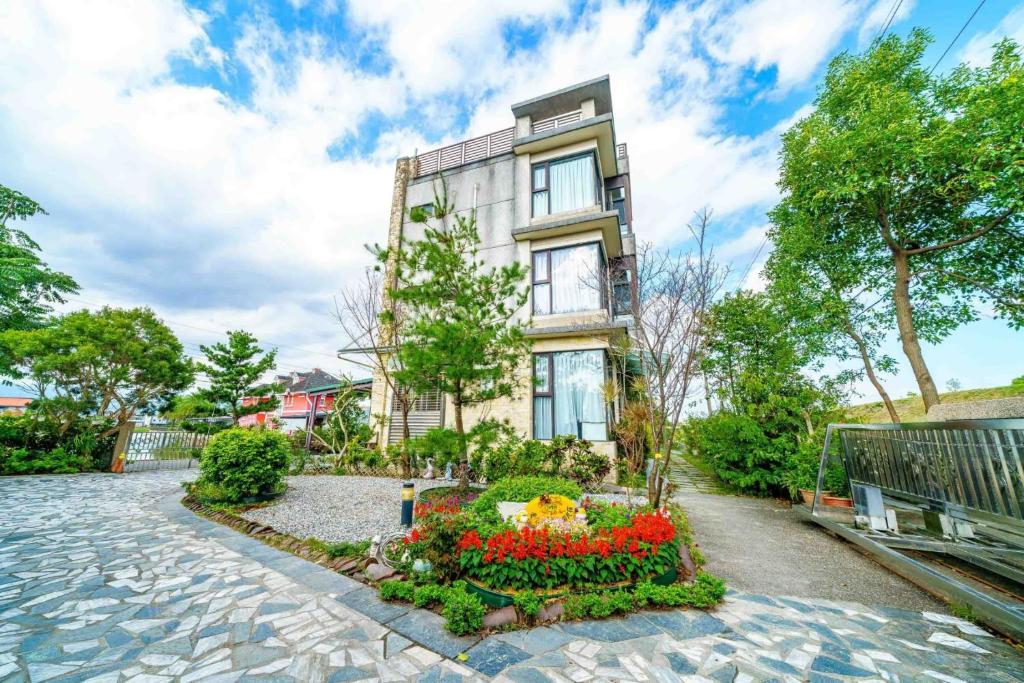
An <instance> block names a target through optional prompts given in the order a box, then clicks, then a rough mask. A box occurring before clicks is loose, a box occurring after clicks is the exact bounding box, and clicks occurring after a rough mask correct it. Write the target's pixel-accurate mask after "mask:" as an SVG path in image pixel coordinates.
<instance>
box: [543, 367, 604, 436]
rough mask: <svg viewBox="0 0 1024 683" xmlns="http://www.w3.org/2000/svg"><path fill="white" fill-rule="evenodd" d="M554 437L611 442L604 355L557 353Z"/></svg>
mask: <svg viewBox="0 0 1024 683" xmlns="http://www.w3.org/2000/svg"><path fill="white" fill-rule="evenodd" d="M554 366H555V368H554V370H555V381H554V391H555V434H574V435H576V436H578V437H581V438H584V439H591V440H594V441H606V440H607V439H608V428H607V416H606V412H605V400H604V352H602V351H570V352H567V353H556V354H554Z"/></svg>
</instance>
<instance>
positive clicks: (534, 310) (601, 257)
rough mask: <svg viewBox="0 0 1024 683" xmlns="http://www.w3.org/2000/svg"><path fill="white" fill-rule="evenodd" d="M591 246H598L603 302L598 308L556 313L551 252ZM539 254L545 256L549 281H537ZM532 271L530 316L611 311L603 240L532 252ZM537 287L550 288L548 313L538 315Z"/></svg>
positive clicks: (599, 286)
mask: <svg viewBox="0 0 1024 683" xmlns="http://www.w3.org/2000/svg"><path fill="white" fill-rule="evenodd" d="M591 244H596V245H597V266H598V274H597V277H598V279H599V280H600V282H599V283H598V290H599V292H600V295H601V302H600V305H599V307H598V308H587V309H584V310H582V311H568V312H563V313H555V289H554V287H553V286H552V282H553V281H554V275H555V274H554V270H553V269H552V267H551V252H553V251H564V250H566V249H576V248H578V247H586V246H588V245H591ZM537 254H544V259H545V260H546V261H547V271H548V276H547V279H537V269H536V268H534V263H535V262H536V258H537ZM530 270H531V278H532V279H531V282H530V297H531V302H530V314H531V315H533V316H544V315H572V314H573V313H585V312H586V311H609V312H610V308H609V304H610V299H609V294H608V263H607V256H606V255H605V251H604V243H603V242H602V241H601V240H590V241H588V242H579V243H577V244H565V245H562V246H559V247H549V248H547V249H537V250H536V251H531V252H530ZM536 285H547V286H548V312H547V313H537V289H536Z"/></svg>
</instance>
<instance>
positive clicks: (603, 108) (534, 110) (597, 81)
mask: <svg viewBox="0 0 1024 683" xmlns="http://www.w3.org/2000/svg"><path fill="white" fill-rule="evenodd" d="M584 100H594V110H595V112H596V113H598V114H605V113H608V112H611V110H612V87H611V81H610V80H609V78H608V74H605V75H604V76H598V77H597V78H592V79H590V80H589V81H583V82H582V83H577V84H576V85H570V86H569V87H567V88H561V89H560V90H555V91H553V92H549V93H547V94H545V95H540V96H538V97H531V98H530V99H528V100H523V101H522V102H517V103H516V104H513V105H512V115H513V116H515V117H516V118H519V117H520V116H529V117H530V118H532V119H533V120H534V121H539V120H540V119H546V118H548V117H551V116H558V115H559V114H562V113H564V112H567V111H572V110H574V109H579V107H580V102H583V101H584Z"/></svg>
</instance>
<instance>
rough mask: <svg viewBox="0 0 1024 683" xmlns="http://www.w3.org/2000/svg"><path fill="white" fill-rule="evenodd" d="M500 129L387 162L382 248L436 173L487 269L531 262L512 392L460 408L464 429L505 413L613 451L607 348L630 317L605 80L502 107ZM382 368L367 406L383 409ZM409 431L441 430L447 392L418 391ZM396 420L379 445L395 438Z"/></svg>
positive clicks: (626, 221) (625, 215) (628, 246)
mask: <svg viewBox="0 0 1024 683" xmlns="http://www.w3.org/2000/svg"><path fill="white" fill-rule="evenodd" d="M512 116H513V117H514V121H515V124H514V126H513V127H511V128H506V129H505V130H501V131H498V132H496V133H491V134H490V135H484V136H482V137H478V138H474V139H471V140H466V141H464V142H460V143H457V144H454V145H450V146H448V147H444V148H442V149H438V150H434V151H431V152H427V153H425V154H419V155H417V156H416V157H414V158H401V159H399V160H398V161H397V164H396V171H395V182H394V194H393V199H392V205H391V224H390V234H389V245H391V246H397V245H399V244H401V243H402V242H406V241H410V240H416V239H420V238H422V236H423V226H422V225H421V224H418V223H414V222H411V221H410V219H409V211H410V209H412V208H414V207H417V206H424V205H429V204H431V203H432V201H433V197H434V193H435V190H436V189H437V188H438V186H439V183H440V182H442V181H443V182H444V183H445V185H446V187H447V191H448V195H449V200H450V201H451V202H452V203H453V204H454V208H455V211H456V212H457V213H468V212H470V211H476V215H477V220H478V230H479V234H480V239H481V244H480V254H481V256H482V257H483V259H484V260H485V262H486V263H487V264H488V265H495V266H497V265H502V264H507V263H509V262H511V261H519V262H520V263H522V264H524V265H526V266H528V267H529V272H530V275H529V282H528V284H529V285H530V298H529V302H528V303H527V305H526V306H525V307H524V309H523V310H521V311H520V312H519V314H518V321H519V323H520V324H521V325H522V326H523V328H524V332H525V334H526V335H527V337H528V338H529V340H530V342H531V347H532V348H531V357H530V358H529V360H528V362H525V363H524V365H523V367H522V368H521V380H522V381H521V383H520V386H521V390H520V392H519V395H518V396H516V397H515V398H514V399H498V400H495V401H493V402H491V403H489V404H486V405H481V406H475V407H473V408H468V409H466V411H465V418H466V423H467V428H468V426H471V425H472V424H473V423H474V421H476V420H479V419H483V418H485V417H494V418H498V419H508V420H510V421H511V423H512V424H513V426H514V427H515V428H516V429H517V430H519V432H520V433H522V434H523V435H524V436H526V437H531V438H536V439H542V440H543V439H550V438H551V437H552V436H554V435H560V434H574V435H576V436H579V437H582V438H586V439H589V440H590V441H592V442H594V444H595V445H596V446H597V448H598V449H599V450H601V451H603V452H606V453H608V454H609V455H614V452H615V442H614V438H613V436H612V434H611V428H612V425H613V424H614V421H615V419H616V413H617V411H618V408H619V405H617V404H618V403H619V401H620V400H621V398H616V397H621V395H622V392H621V391H608V387H609V384H610V383H611V385H612V386H614V387H621V383H622V381H623V380H622V377H620V376H619V372H618V371H617V370H616V368H617V367H619V365H620V364H618V363H615V362H613V359H612V357H611V355H610V353H609V351H610V349H611V348H613V345H614V342H615V341H616V339H617V338H618V337H620V336H622V335H626V334H628V333H629V330H630V329H631V327H632V324H633V314H632V312H633V301H634V297H635V292H634V279H635V274H634V262H635V241H634V237H633V227H632V209H631V204H630V184H629V158H628V156H627V154H626V145H625V144H624V143H622V142H619V141H618V140H617V138H616V135H615V120H614V117H613V114H612V97H611V86H610V82H609V79H608V77H607V76H602V77H601V78H596V79H594V80H591V81H587V82H585V83H579V84H577V85H573V86H571V87H568V88H564V89H562V90H558V91H556V92H552V93H548V94H546V95H542V96H540V97H535V98H533V99H529V100H526V101H524V102H520V103H518V104H514V105H512ZM392 403H393V398H392V396H390V395H389V391H388V387H387V384H386V382H385V381H384V380H383V378H382V377H376V378H375V381H374V384H373V393H372V399H371V413H372V414H374V415H381V414H385V415H390V414H391V412H392V408H393V406H392ZM410 418H411V419H410V422H411V426H412V429H413V433H414V434H416V433H422V432H423V431H426V429H429V428H430V427H432V426H438V425H443V424H448V426H451V424H450V423H451V422H452V418H451V404H450V400H448V399H447V398H446V397H441V396H436V395H435V396H420V397H418V400H417V401H416V405H415V407H414V410H413V414H412V415H411V416H410ZM398 422H399V421H398V420H397V419H396V420H391V421H390V428H389V429H388V430H387V431H384V428H382V431H381V433H380V435H379V438H380V439H381V441H382V442H386V441H392V442H393V441H395V440H396V439H397V438H398V437H399V436H400V434H401V427H400V425H399V424H398Z"/></svg>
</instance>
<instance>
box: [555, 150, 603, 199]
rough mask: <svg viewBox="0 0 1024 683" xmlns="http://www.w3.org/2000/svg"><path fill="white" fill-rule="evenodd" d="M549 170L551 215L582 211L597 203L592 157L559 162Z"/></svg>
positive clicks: (587, 156)
mask: <svg viewBox="0 0 1024 683" xmlns="http://www.w3.org/2000/svg"><path fill="white" fill-rule="evenodd" d="M550 168H551V178H550V181H551V182H550V183H549V185H548V187H550V188H551V189H550V192H551V213H553V214H555V213H558V212H560V211H572V210H573V209H582V208H583V207H586V206H591V205H593V204H594V203H595V202H597V190H596V188H595V187H594V157H593V156H592V155H590V154H588V155H586V156H582V157H577V158H575V159H569V160H568V161H559V162H557V163H553V164H551V166H550Z"/></svg>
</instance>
